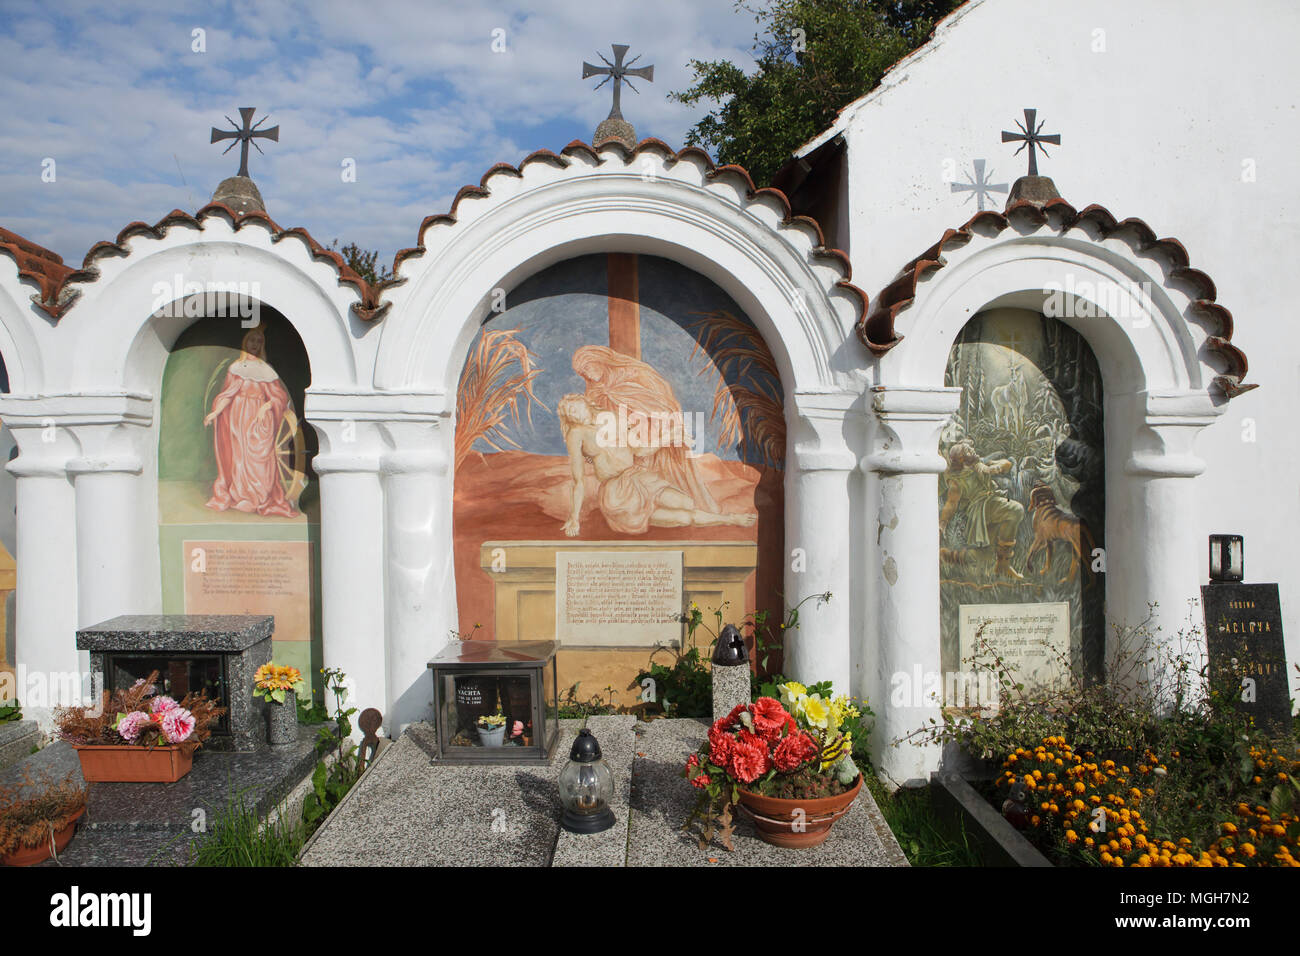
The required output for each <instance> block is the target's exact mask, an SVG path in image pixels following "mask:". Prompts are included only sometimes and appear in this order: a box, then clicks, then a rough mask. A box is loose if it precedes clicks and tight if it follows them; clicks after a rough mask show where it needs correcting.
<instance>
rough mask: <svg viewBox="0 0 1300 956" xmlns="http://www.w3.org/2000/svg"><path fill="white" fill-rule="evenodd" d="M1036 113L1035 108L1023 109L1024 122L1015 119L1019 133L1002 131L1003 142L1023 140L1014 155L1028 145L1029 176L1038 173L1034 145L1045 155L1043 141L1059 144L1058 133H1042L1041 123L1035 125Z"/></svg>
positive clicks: (1054, 144)
mask: <svg viewBox="0 0 1300 956" xmlns="http://www.w3.org/2000/svg"><path fill="white" fill-rule="evenodd" d="M1037 115H1038V111H1037V110H1029V109H1027V110H1025V122H1024V124H1023V125H1022V124H1021V122H1020V121H1019V120H1016V125H1017V126H1019V127H1020V132H1019V133H1009V132H1007V131H1006V130H1003V131H1002V142H1004V143H1010V142H1014V141H1016V140H1023V142H1022V143H1021V144H1020V148H1019V149H1018V150H1016V152H1015V155H1016V156H1019V155H1020V154H1021V153H1022V152H1024V150H1025V147H1026V146H1028V147H1029V175H1030V176H1037V175H1038V157H1037V156H1036V155H1035V153H1034V149H1035V147H1037V148H1038V149H1041V150H1043V155H1044V156H1046V155H1047V150H1046V149H1044V148H1043V144H1044V143H1051V144H1052V145H1053V146H1060V145H1061V134H1060V133H1049V134H1048V135H1046V136H1044V135H1043V134H1042V129H1043V124H1042V123H1038V124H1037V125H1035V123H1034V120H1035V118H1036V117H1037Z"/></svg>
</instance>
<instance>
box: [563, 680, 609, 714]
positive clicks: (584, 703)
mask: <svg viewBox="0 0 1300 956" xmlns="http://www.w3.org/2000/svg"><path fill="white" fill-rule="evenodd" d="M581 684H582V681H578V682H577V683H575V684H573V685H572V686H571V687H569V689H568V690H566V691H565V692H564V696H562V697H561V698H560V701H559V708H558V710H557V714H556V716H557V717H558V718H559V719H560V720H586V719H587V718H588V717H601V716H606V715H609V714H619V713H623V712H624V711H623V709H622V708H620V707H618V706H617V705H616V704H615V703H614V697H615V696H616V691H615V690H614V688H612V687H609V686H606V687H605V693H606V694H608V695H609V699H608V700H605V699H604V698H602V697H601V696H600V695H599V694H593V695H592V696H591V697H588V698H586V699H585V700H584V699H581V698H579V697H578V687H579V686H580V685H581Z"/></svg>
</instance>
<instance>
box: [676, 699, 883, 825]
mask: <svg viewBox="0 0 1300 956" xmlns="http://www.w3.org/2000/svg"><path fill="white" fill-rule="evenodd" d="M819 687H820V688H822V689H825V691H826V693H827V695H826V696H825V697H823V696H822V694H821V693H820V690H819V691H818V692H817V693H809V691H808V688H806V687H804V686H803V685H801V684H797V683H794V682H789V683H786V684H782V685H780V693H781V697H782V700H776V699H774V698H772V697H760V698H759V699H758V700H756V701H754V703H752V704H741V705H738V706H737V707H736V708H735V709H733V710H732V711H731V713H730V714H728V715H727V716H726V717H723V718H720V719H719V720H717V721H716V722H715V723H714V724H713V726H712V727H711V728H710V729H709V735H708V740H707V741H706V742H705V743H704V744H703V745H702V746H701V747H700V749H699V750H698V751H697V752H696V753H693V754H691V755H690V757H688V758H687V761H686V767H685V770H684V776H685V777H686V778H687V779H689V780H690V782H691V785H692V786H694V787H695V788H696V789H697V790H699V791H700V794H699V799H698V800H697V802H696V806H695V808H694V809H693V810H692V811H691V814H690V817H689V818H688V819H687V826H688V827H689V826H690V825H691V824H692V823H693V822H695V821H696V820H700V821H702V825H701V831H700V833H699V843H700V848H701V849H704V848H705V847H707V846H708V845H709V842H710V841H711V840H712V838H713V835H714V833H715V832H718V833H719V835H720V837H721V839H722V843H723V845H724V846H725V847H726V848H727V849H729V850H730V849H732V846H731V832H732V830H733V826H732V807H733V806H734V805H736V804H739V805H740V806H741V807H742V808H744V809H745V811H746V813H747V815H749V816H750V817H751V818H752V819H753V820H754V823H755V824H756V826H757V827H758V831H759V836H760V837H761V838H762V839H763V840H764V841H766V842H768V843H773V844H775V845H777V846H788V847H802V846H816V845H817V844H819V843H822V842H823V841H824V840H825V839H826V837H827V836H828V835H829V833H830V828H831V825H832V824H833V823H834V822H835V820H837V819H839V817H841V816H843V815H844V814H845V813H847V812H848V809H849V807H850V806H851V805H852V803H853V800H854V799H855V798H856V797H857V794H858V790H859V789H860V788H861V786H862V779H861V774H860V773H859V771H858V768H857V765H856V764H855V763H854V762H853V753H852V751H853V735H852V729H851V728H854V727H858V726H860V725H859V724H858V720H859V717H860V712H859V711H858V710H857V708H856V707H854V706H853V705H852V703H851V701H849V699H848V698H847V697H837V698H832V697H830V695H829V690H830V687H829V685H828V684H823V685H819ZM783 702H784V703H783Z"/></svg>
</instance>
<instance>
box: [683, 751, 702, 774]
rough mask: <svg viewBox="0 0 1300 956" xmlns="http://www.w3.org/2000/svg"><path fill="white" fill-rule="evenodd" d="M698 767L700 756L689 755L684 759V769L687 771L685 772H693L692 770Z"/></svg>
mask: <svg viewBox="0 0 1300 956" xmlns="http://www.w3.org/2000/svg"><path fill="white" fill-rule="evenodd" d="M699 765H700V755H699V754H691V755H690V756H689V757H687V758H686V769H687V770H694V769H695V768H696V767H698V766H699Z"/></svg>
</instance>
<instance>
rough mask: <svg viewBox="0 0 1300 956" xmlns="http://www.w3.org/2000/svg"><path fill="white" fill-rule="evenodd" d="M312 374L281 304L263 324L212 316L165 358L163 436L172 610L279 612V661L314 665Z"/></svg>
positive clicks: (164, 563)
mask: <svg viewBox="0 0 1300 956" xmlns="http://www.w3.org/2000/svg"><path fill="white" fill-rule="evenodd" d="M310 378H311V373H310V368H309V365H308V361H307V353H306V350H305V348H304V347H303V344H302V340H301V339H300V338H299V337H298V333H297V332H296V331H295V330H294V328H293V326H292V325H291V324H290V323H289V321H288V320H287V319H286V318H285V317H284V316H282V315H281V314H280V313H278V312H276V311H275V310H274V309H271V308H269V307H266V306H262V307H261V309H260V312H259V316H258V323H257V324H256V325H255V326H253V327H252V328H245V327H244V326H243V325H242V324H241V321H240V320H239V319H237V318H224V317H221V318H219V317H213V318H205V319H200V320H198V321H197V322H196V323H195V324H194V325H192V326H190V327H189V328H188V329H187V330H186V331H185V332H184V333H182V334H181V336H180V337H179V338H178V339H177V341H176V344H175V345H174V346H173V347H172V351H171V354H170V356H169V357H168V359H167V364H166V366H165V367H164V370H163V380H162V387H161V389H160V402H161V409H160V420H161V426H160V430H159V439H158V539H159V542H158V543H159V548H160V556H161V568H162V592H163V611H164V612H165V613H170V614H180V613H185V614H271V615H274V616H275V637H274V654H275V657H276V661H277V663H285V664H292V665H293V666H295V667H297V668H299V670H301V671H302V672H303V673H304V674H315V673H316V672H317V671H318V670H319V660H320V607H319V603H320V586H319V560H318V554H319V538H320V508H319V501H318V496H317V490H316V485H315V482H314V481H313V480H311V477H310V475H311V469H310V460H311V457H312V455H313V454H314V453H315V447H316V445H315V435H314V433H312V431H311V429H309V428H305V427H304V425H303V422H302V420H301V416H300V410H301V409H302V407H303V397H304V393H305V391H306V388H307V386H308V384H309V383H310ZM313 663H315V666H313Z"/></svg>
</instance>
